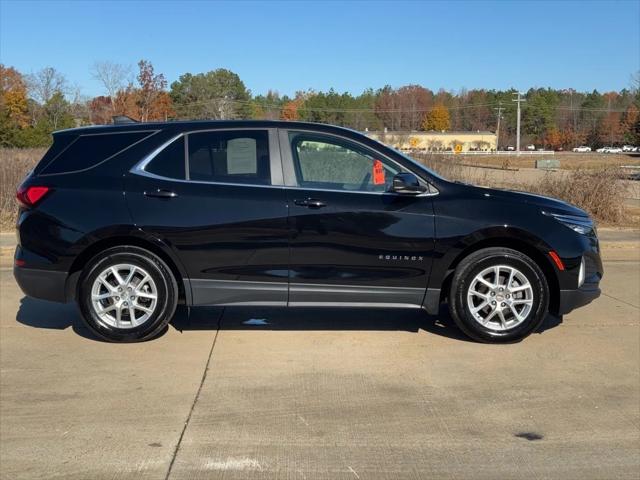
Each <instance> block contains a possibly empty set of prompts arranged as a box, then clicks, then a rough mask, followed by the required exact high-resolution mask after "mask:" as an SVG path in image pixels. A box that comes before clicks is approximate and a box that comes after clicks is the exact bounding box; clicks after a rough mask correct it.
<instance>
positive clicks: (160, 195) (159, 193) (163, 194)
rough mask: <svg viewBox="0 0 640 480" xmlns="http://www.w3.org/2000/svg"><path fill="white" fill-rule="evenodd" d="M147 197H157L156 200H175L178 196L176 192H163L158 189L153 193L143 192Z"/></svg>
mask: <svg viewBox="0 0 640 480" xmlns="http://www.w3.org/2000/svg"><path fill="white" fill-rule="evenodd" d="M144 194H145V196H147V197H157V198H175V197H177V196H178V194H177V193H176V192H172V191H171V190H164V189H162V188H158V189H157V190H155V191H153V190H152V191H150V192H146V191H145V192H144Z"/></svg>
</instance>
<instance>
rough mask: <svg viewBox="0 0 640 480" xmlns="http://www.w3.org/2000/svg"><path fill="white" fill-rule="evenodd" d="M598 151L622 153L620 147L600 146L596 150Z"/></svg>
mask: <svg viewBox="0 0 640 480" xmlns="http://www.w3.org/2000/svg"><path fill="white" fill-rule="evenodd" d="M596 152H598V153H622V149H621V148H620V147H602V148H599V149H597V150H596Z"/></svg>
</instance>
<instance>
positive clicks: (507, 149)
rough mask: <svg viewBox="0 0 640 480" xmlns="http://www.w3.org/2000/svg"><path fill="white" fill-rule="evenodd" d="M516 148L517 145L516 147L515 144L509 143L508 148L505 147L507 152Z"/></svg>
mask: <svg viewBox="0 0 640 480" xmlns="http://www.w3.org/2000/svg"><path fill="white" fill-rule="evenodd" d="M515 149H516V147H514V146H513V145H509V146H508V147H507V148H505V150H506V151H507V152H513V151H514V150H515Z"/></svg>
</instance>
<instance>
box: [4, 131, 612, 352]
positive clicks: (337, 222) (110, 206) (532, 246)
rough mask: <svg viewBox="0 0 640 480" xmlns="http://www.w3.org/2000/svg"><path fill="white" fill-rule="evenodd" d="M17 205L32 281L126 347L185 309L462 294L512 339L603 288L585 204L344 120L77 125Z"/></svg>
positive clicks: (488, 337) (472, 315)
mask: <svg viewBox="0 0 640 480" xmlns="http://www.w3.org/2000/svg"><path fill="white" fill-rule="evenodd" d="M17 197H18V201H19V203H20V210H19V213H18V220H17V229H18V237H17V238H18V246H17V248H16V252H15V257H14V275H15V278H16V280H17V282H18V284H19V285H20V287H21V288H22V290H23V291H24V292H25V294H27V295H29V296H32V297H36V298H42V299H46V300H52V301H58V302H70V301H75V302H77V303H78V305H79V307H80V312H81V314H82V317H83V319H84V321H85V322H86V324H87V325H88V327H89V328H90V329H91V330H92V331H93V332H95V333H96V334H97V335H99V336H101V337H102V338H105V339H107V340H111V341H120V342H133V341H141V340H145V339H149V338H153V337H154V336H156V335H158V333H159V332H161V331H162V330H163V329H164V328H165V327H166V325H167V324H168V323H169V322H170V321H171V319H172V317H173V315H174V312H175V310H176V306H177V305H178V304H179V303H180V304H183V305H187V306H194V307H195V306H206V305H217V306H232V305H245V306H249V307H250V308H254V307H256V306H260V305H262V306H264V305H270V306H281V307H287V306H291V307H320V306H330V307H333V308H335V307H365V308H372V307H384V308H388V307H403V308H406V307H409V308H420V309H423V310H425V311H427V312H428V313H430V314H431V315H438V313H439V311H440V304H441V303H443V302H447V303H448V305H449V309H450V312H451V316H452V318H453V320H454V321H455V323H456V324H457V325H458V326H459V327H460V329H461V330H462V331H463V332H465V333H466V334H467V335H469V336H470V337H472V338H474V339H476V340H479V341H483V342H513V341H517V340H520V339H522V338H524V337H526V336H527V335H529V334H531V333H532V332H534V331H536V330H537V329H538V327H539V326H540V325H541V323H542V322H543V320H544V319H545V317H546V315H547V312H552V313H553V314H555V315H562V314H565V313H568V312H570V311H571V310H573V309H575V308H577V307H580V306H582V305H585V304H587V303H589V302H590V301H592V300H593V299H595V298H596V297H598V295H600V288H599V282H600V279H601V278H602V275H603V267H602V261H601V259H600V253H599V246H598V238H597V235H596V229H595V225H594V223H593V221H592V219H591V218H590V217H589V215H588V214H587V213H586V212H585V211H584V210H581V209H579V208H577V207H575V206H573V205H570V204H568V203H565V202H563V201H561V200H556V199H553V198H548V197H542V196H539V195H530V194H526V193H520V192H512V191H507V190H497V189H490V188H481V187H476V186H473V185H467V184H462V183H458V182H452V181H448V180H446V179H444V178H442V177H441V176H439V175H437V174H436V173H434V172H432V171H431V170H429V169H428V168H426V167H425V166H423V165H421V164H419V163H417V162H415V161H414V160H412V159H411V158H409V157H407V156H405V155H404V154H403V153H401V152H399V151H397V150H393V149H391V148H389V147H387V146H385V145H383V144H381V143H379V142H376V141H375V140H373V139H371V138H368V137H366V136H364V135H362V134H359V133H357V132H355V131H353V130H348V129H344V128H340V127H335V126H331V125H322V124H312V123H303V122H284V121H203V122H166V123H133V122H130V123H127V124H122V125H109V126H95V127H82V128H75V129H70V130H63V131H59V132H55V133H54V135H53V145H52V146H51V148H50V149H49V150H48V152H47V153H46V154H45V155H44V157H43V158H42V160H41V161H40V162H39V163H38V165H37V166H36V167H35V168H34V170H33V171H32V172H31V173H29V175H28V176H27V178H26V179H25V181H24V182H23V183H22V185H21V186H20V188H19V190H18V193H17ZM300 325H301V327H302V326H303V325H304V317H303V316H302V317H301V318H300Z"/></svg>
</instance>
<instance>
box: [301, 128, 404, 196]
mask: <svg viewBox="0 0 640 480" xmlns="http://www.w3.org/2000/svg"><path fill="white" fill-rule="evenodd" d="M289 136H290V140H291V148H292V153H293V159H294V163H295V169H296V177H297V180H298V185H300V186H301V187H308V188H325V189H331V190H348V191H363V192H385V191H387V190H389V188H390V187H391V185H392V183H393V176H394V175H395V174H396V173H398V172H400V171H401V170H400V168H399V167H397V166H396V165H394V164H391V163H390V162H389V161H388V160H386V159H383V158H378V157H379V156H378V155H376V154H375V153H374V152H373V151H370V150H368V149H364V148H361V147H359V146H357V145H353V144H351V143H347V142H344V141H342V140H341V139H333V138H328V137H324V136H313V135H308V134H304V133H303V134H300V133H291V134H289Z"/></svg>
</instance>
